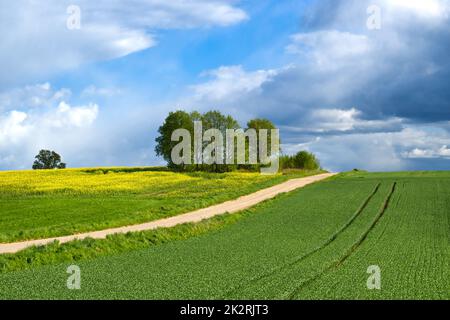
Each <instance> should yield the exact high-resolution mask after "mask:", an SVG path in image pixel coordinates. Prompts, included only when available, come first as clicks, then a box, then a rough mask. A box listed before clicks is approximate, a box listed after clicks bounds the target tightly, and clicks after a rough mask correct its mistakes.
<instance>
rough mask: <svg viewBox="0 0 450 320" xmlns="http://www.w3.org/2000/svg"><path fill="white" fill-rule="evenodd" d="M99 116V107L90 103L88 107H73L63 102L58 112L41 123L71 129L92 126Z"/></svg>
mask: <svg viewBox="0 0 450 320" xmlns="http://www.w3.org/2000/svg"><path fill="white" fill-rule="evenodd" d="M97 115H98V105H96V104H93V103H90V104H89V105H87V106H79V107H71V106H70V105H69V104H67V103H66V102H64V101H63V102H61V103H60V104H59V105H58V107H57V108H56V110H54V111H51V112H50V113H47V114H46V115H44V116H43V117H42V118H43V119H39V122H44V123H46V124H48V125H49V126H52V127H58V128H63V127H64V128H70V127H84V126H88V125H91V124H92V123H93V122H94V121H95V119H96V118H97Z"/></svg>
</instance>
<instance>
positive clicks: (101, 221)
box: [0, 168, 318, 242]
mask: <svg viewBox="0 0 450 320" xmlns="http://www.w3.org/2000/svg"><path fill="white" fill-rule="evenodd" d="M316 173H318V171H311V172H305V171H303V172H300V173H297V174H296V175H294V176H292V177H296V176H306V175H311V174H316ZM289 177H290V176H287V175H275V176H263V175H260V174H258V173H239V172H234V173H224V174H214V173H190V174H180V173H172V172H167V171H166V172H164V171H161V168H104V169H71V170H59V171H53V170H50V171H39V172H38V171H11V172H0V242H13V241H20V240H26V239H39V238H47V237H55V236H62V235H69V234H73V233H79V232H86V231H93V230H101V229H106V228H111V227H118V226H124V225H131V224H138V223H142V222H148V221H152V220H157V219H161V218H166V217H170V216H173V215H177V214H180V213H184V212H188V211H191V210H195V209H199V208H203V207H207V206H210V205H212V204H216V203H220V202H224V201H226V200H230V199H235V198H237V197H239V196H241V195H244V194H249V193H252V192H255V191H257V190H259V189H262V188H266V187H269V186H272V185H275V184H277V183H280V182H283V181H285V180H287V179H288V178H289Z"/></svg>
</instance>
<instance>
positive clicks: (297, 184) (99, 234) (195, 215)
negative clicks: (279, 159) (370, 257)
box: [0, 173, 335, 254]
mask: <svg viewBox="0 0 450 320" xmlns="http://www.w3.org/2000/svg"><path fill="white" fill-rule="evenodd" d="M333 175H335V173H324V174H319V175H315V176H310V177H305V178H298V179H291V180H288V181H286V182H283V183H281V184H278V185H275V186H272V187H270V188H267V189H263V190H260V191H257V192H255V193H252V194H249V195H246V196H242V197H240V198H238V199H236V200H231V201H227V202H224V203H221V204H217V205H213V206H211V207H207V208H203V209H199V210H196V211H192V212H188V213H184V214H180V215H177V216H173V217H170V218H165V219H160V220H155V221H151V222H147V223H142V224H137V225H131V226H125V227H118V228H111V229H105V230H100V231H92V232H86V233H80V234H74V235H69V236H63V237H55V238H47V239H39V240H27V241H22V242H14V243H2V244H0V254H5V253H16V252H19V251H21V250H23V249H26V248H28V247H32V246H42V245H46V244H49V243H52V242H54V241H58V242H59V243H66V242H70V241H74V240H82V239H86V238H92V239H105V238H106V237H107V236H108V235H113V234H120V233H122V234H123V233H128V232H139V231H146V230H152V229H157V228H169V227H173V226H176V225H179V224H183V223H190V222H199V221H202V220H204V219H209V218H212V217H214V216H217V215H221V214H225V213H234V212H238V211H242V210H245V209H248V208H250V207H252V206H254V205H256V204H258V203H260V202H263V201H265V200H268V199H271V198H274V197H275V196H277V195H279V194H281V193H285V192H290V191H293V190H295V189H298V188H302V187H304V186H306V185H309V184H311V183H314V182H317V181H321V180H324V179H327V178H329V177H331V176H333Z"/></svg>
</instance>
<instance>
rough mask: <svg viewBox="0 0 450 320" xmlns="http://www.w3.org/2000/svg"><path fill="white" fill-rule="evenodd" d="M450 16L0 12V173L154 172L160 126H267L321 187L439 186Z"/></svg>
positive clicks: (445, 9)
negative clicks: (345, 174) (391, 177)
mask: <svg viewBox="0 0 450 320" xmlns="http://www.w3.org/2000/svg"><path fill="white" fill-rule="evenodd" d="M449 15H450V0H370V1H366V0H305V1H301V0H295V1H291V0H283V1H280V0H247V1H246V0H241V1H238V0H230V1H226V0H213V1H206V0H171V1H166V0H130V1H117V0H97V1H88V0H70V1H66V0H46V1H33V0H17V1H2V2H1V3H0V32H1V35H2V36H1V40H0V70H1V71H2V72H1V73H0V170H15V169H29V168H31V165H32V163H33V160H34V156H35V155H36V154H37V153H38V151H39V150H40V149H51V150H55V151H57V152H58V153H60V154H61V155H62V157H63V160H64V161H65V162H67V164H68V166H69V167H92V166H143V165H161V164H163V163H164V162H163V160H162V159H160V158H158V157H156V155H155V152H154V147H155V142H154V140H155V138H156V136H157V130H158V127H159V126H160V125H161V123H162V122H163V120H164V118H165V117H166V116H167V114H168V113H169V112H170V111H175V110H186V111H192V110H198V111H208V110H220V111H221V112H223V113H225V114H230V115H232V116H233V117H234V118H236V119H237V120H238V121H239V122H240V124H241V125H242V126H243V127H245V124H246V122H247V121H248V120H250V119H252V118H256V117H265V118H268V119H270V120H272V121H273V122H274V123H275V124H276V126H277V127H278V128H280V133H281V140H282V149H283V152H285V153H288V154H293V153H295V152H297V151H300V150H308V151H311V152H314V153H315V154H316V155H317V156H318V158H319V159H320V160H321V163H322V166H323V167H324V168H326V169H328V170H332V171H345V170H351V169H353V168H359V169H364V170H370V171H399V170H450V54H449V53H450V16H449Z"/></svg>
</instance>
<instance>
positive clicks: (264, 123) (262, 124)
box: [244, 118, 281, 170]
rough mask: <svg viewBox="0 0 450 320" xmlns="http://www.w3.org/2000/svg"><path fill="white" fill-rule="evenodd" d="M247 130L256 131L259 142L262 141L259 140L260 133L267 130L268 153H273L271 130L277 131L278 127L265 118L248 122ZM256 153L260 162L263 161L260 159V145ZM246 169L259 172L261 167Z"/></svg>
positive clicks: (247, 167)
mask: <svg viewBox="0 0 450 320" xmlns="http://www.w3.org/2000/svg"><path fill="white" fill-rule="evenodd" d="M247 129H255V131H256V135H257V137H258V141H260V139H259V131H260V130H261V129H266V130H267V151H268V152H269V153H270V151H271V143H272V135H271V130H272V129H276V127H275V125H274V124H273V122H272V121H270V120H268V119H264V118H256V119H252V120H250V121H248V122H247ZM280 143H281V142H280ZM256 152H257V155H258V159H259V162H261V161H262V159H261V158H260V155H259V144H258V149H257V150H256ZM244 168H245V169H254V170H258V169H259V165H257V166H244Z"/></svg>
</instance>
